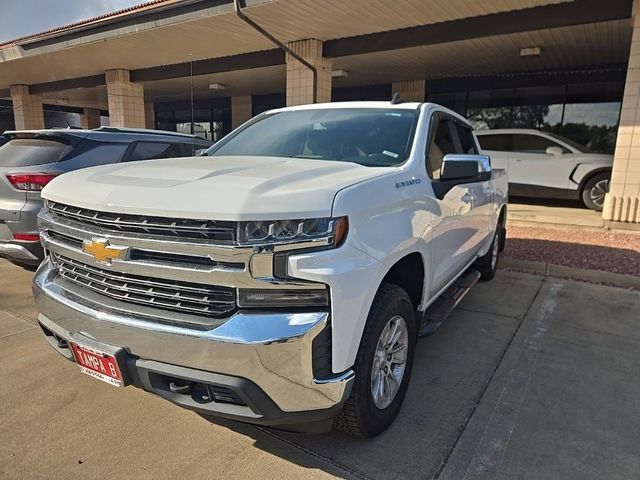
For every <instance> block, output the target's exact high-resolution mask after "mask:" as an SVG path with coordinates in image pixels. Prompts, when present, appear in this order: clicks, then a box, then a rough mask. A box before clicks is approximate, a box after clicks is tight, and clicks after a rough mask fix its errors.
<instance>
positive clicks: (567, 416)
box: [0, 262, 640, 480]
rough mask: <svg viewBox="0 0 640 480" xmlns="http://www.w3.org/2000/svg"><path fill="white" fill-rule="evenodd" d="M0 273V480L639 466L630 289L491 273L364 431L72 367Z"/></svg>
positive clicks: (544, 473) (469, 474)
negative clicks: (125, 383) (281, 428)
mask: <svg viewBox="0 0 640 480" xmlns="http://www.w3.org/2000/svg"><path fill="white" fill-rule="evenodd" d="M0 272H4V273H2V274H1V275H0V310H3V311H4V312H3V313H0V379H1V380H2V387H1V388H0V405H2V407H3V408H2V409H0V478H2V479H12V478H20V479H37V478H52V477H55V478H62V477H64V478H105V477H111V478H121V477H124V476H125V475H128V476H132V477H133V478H169V477H178V476H179V477H184V478H192V477H193V478H211V477H214V478H325V477H337V478H358V479H368V478H371V479H374V478H385V479H386V478H389V479H394V480H397V479H405V478H406V479H413V478H424V479H447V480H449V479H462V478H467V479H476V478H478V479H483V478H509V479H510V478H518V479H528V478H531V479H541V478H545V479H546V478H575V479H580V480H582V479H601V478H607V479H628V478H637V477H638V476H639V475H640V457H639V455H638V451H639V450H638V445H639V444H640V402H639V401H638V398H640V370H639V369H638V368H637V366H638V365H639V364H640V333H639V332H640V294H639V293H637V292H630V291H627V290H623V289H616V288H609V287H602V286H595V285H590V284H585V283H579V282H572V281H559V280H555V279H551V278H543V277H538V276H535V275H528V274H522V273H517V272H508V271H500V272H499V273H498V275H497V277H496V279H495V280H494V281H493V282H489V283H483V284H480V285H478V286H477V287H476V288H474V290H473V291H472V292H471V293H470V295H469V296H468V297H467V298H465V300H464V301H463V303H462V304H461V306H460V307H459V308H458V309H457V310H456V312H454V314H453V316H452V317H451V318H450V319H449V320H448V321H447V322H446V323H445V325H444V326H443V327H442V329H441V330H440V331H439V332H438V333H437V334H436V335H434V336H433V337H429V338H427V339H423V340H420V342H419V345H418V350H417V358H416V365H415V368H414V372H413V378H412V382H411V385H410V387H409V391H408V395H407V399H406V401H405V403H404V405H403V408H402V410H401V413H400V416H399V418H398V419H397V421H396V423H395V424H394V425H393V426H392V427H391V428H390V429H389V430H388V431H387V432H386V433H385V434H383V435H381V436H380V437H378V438H375V439H372V440H369V441H362V440H356V439H352V438H350V437H346V436H344V435H341V434H338V433H330V434H326V435H299V434H288V433H282V432H276V431H271V430H266V429H262V428H256V427H252V426H248V425H241V424H235V423H232V422H218V423H209V422H207V421H206V420H204V419H202V418H201V417H199V416H197V415H195V414H193V413H190V412H187V411H185V410H182V409H179V408H177V407H175V406H173V405H171V404H169V403H168V402H166V401H163V400H161V399H159V398H157V397H154V396H152V395H149V394H146V393H144V392H142V391H140V390H137V389H134V388H124V389H117V388H113V387H111V386H109V385H107V384H103V383H101V382H98V381H96V380H94V379H92V378H90V377H88V376H85V375H82V374H81V373H80V372H79V371H78V369H77V368H76V366H75V365H73V364H71V363H69V362H67V361H66V360H64V359H63V358H62V357H60V356H59V355H58V354H56V353H55V352H53V350H52V349H51V348H50V347H49V346H48V345H47V344H46V343H45V341H44V340H43V339H42V335H41V333H40V332H39V329H38V328H37V327H35V326H34V325H33V324H32V323H29V322H27V321H25V320H24V319H22V318H20V317H19V316H17V315H16V313H17V314H19V315H21V316H27V315H28V314H29V312H31V311H32V308H33V307H32V306H29V305H28V304H25V301H26V300H25V298H26V297H24V298H23V297H22V296H21V295H22V293H21V292H23V291H25V292H26V291H27V289H28V287H29V285H28V278H27V277H28V275H23V274H22V273H21V272H18V271H17V269H13V267H7V266H6V265H5V266H3V265H2V263H1V262H0ZM14 295H17V298H20V299H22V300H17V299H13V296H14ZM10 297H11V298H10Z"/></svg>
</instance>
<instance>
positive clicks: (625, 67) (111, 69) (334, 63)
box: [0, 0, 640, 228]
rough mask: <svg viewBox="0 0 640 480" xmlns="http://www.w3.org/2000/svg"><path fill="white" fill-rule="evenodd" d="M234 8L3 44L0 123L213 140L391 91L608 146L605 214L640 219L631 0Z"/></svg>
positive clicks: (203, 4) (86, 25)
mask: <svg viewBox="0 0 640 480" xmlns="http://www.w3.org/2000/svg"><path fill="white" fill-rule="evenodd" d="M240 6H241V7H242V10H241V12H240V15H238V13H237V12H236V10H235V8H234V2H233V1H232V0H156V1H151V2H147V3H145V4H142V5H139V6H136V7H132V8H129V9H126V10H122V11H119V12H114V13H112V14H108V15H104V16H100V17H96V18H92V19H89V20H86V21H82V22H79V23H76V24H73V25H68V26H63V27H60V28H56V29H54V30H51V31H47V32H42V33H38V34H35V35H31V36H28V37H25V38H19V39H16V40H13V41H10V42H7V43H5V44H1V45H0V131H4V130H9V129H39V128H43V127H66V126H68V125H71V126H77V127H85V128H95V127H98V126H100V125H111V126H117V127H148V128H158V129H163V130H175V131H181V132H190V131H193V132H195V133H196V134H199V135H201V136H205V137H207V138H209V139H211V140H217V139H219V138H221V137H222V136H224V135H225V134H226V133H228V132H229V131H230V130H231V129H232V128H234V127H236V126H237V125H240V124H241V123H243V122H245V121H246V120H248V119H249V118H251V117H252V116H253V115H256V114H258V113H261V112H263V111H265V110H268V109H271V108H277V107H282V106H285V105H297V104H304V103H311V102H313V101H316V102H328V101H348V100H389V99H391V97H392V95H393V94H394V93H395V92H399V93H400V95H401V97H402V98H403V99H405V100H411V101H421V102H422V101H430V102H436V103H439V104H442V105H445V106H447V107H450V108H452V109H453V110H455V111H457V112H459V113H461V114H463V115H465V116H467V117H468V118H469V119H470V120H471V122H472V123H473V124H474V126H475V127H476V128H538V129H544V130H549V131H552V132H554V133H558V134H560V135H563V136H566V137H568V138H570V139H572V140H575V141H577V142H579V143H582V144H585V145H587V146H588V147H590V148H591V149H592V150H595V151H599V152H605V153H612V154H614V166H613V173H612V179H611V183H610V191H609V194H608V195H607V198H606V201H605V208H604V211H603V217H604V220H605V221H606V222H611V225H620V226H624V225H623V224H626V226H628V227H632V228H634V227H637V226H638V224H640V104H639V98H640V16H639V15H637V14H636V13H637V9H638V8H640V7H637V5H635V4H634V2H633V1H632V0H607V1H604V0H480V1H473V2H472V1H467V0H395V1H389V0H349V1H344V0H244V1H242V2H241V5H240ZM243 17H245V18H243ZM265 33H267V35H265ZM269 36H271V37H272V38H269ZM274 39H275V40H277V42H274ZM278 43H281V44H282V45H280V46H279V45H278ZM283 47H284V48H283ZM309 67H313V68H314V69H315V70H316V72H317V73H316V74H315V75H314V74H313V72H312V69H310V68H309ZM314 77H315V78H314Z"/></svg>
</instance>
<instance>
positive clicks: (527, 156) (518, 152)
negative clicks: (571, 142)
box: [508, 133, 575, 190]
mask: <svg viewBox="0 0 640 480" xmlns="http://www.w3.org/2000/svg"><path fill="white" fill-rule="evenodd" d="M549 147H554V148H555V149H556V150H557V152H558V153H560V152H562V153H561V154H560V155H557V156H556V155H552V154H550V153H547V149H548V148H549ZM574 163H575V159H574V154H573V152H571V151H570V150H569V149H567V148H566V147H563V146H562V145H560V144H559V143H557V142H554V141H553V140H552V139H550V138H547V137H545V136H542V135H536V134H520V133H518V134H514V135H513V147H512V151H511V158H510V159H509V168H508V173H509V183H515V184H518V185H532V186H536V187H546V188H552V189H562V190H564V189H567V188H569V177H570V175H571V171H572V170H573V166H574Z"/></svg>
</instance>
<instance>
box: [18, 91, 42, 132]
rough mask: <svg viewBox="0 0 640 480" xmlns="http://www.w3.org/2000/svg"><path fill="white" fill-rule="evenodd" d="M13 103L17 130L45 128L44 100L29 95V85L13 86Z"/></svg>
mask: <svg viewBox="0 0 640 480" xmlns="http://www.w3.org/2000/svg"><path fill="white" fill-rule="evenodd" d="M11 101H12V103H13V118H14V120H15V124H16V130H38V129H42V128H44V111H43V110H42V98H40V96H38V95H32V94H31V93H29V86H28V85H11Z"/></svg>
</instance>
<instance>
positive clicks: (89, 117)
mask: <svg viewBox="0 0 640 480" xmlns="http://www.w3.org/2000/svg"><path fill="white" fill-rule="evenodd" d="M80 122H81V124H82V128H85V129H87V130H91V129H92V128H98V127H99V126H100V110H98V109H97V108H83V109H82V117H81V119H80Z"/></svg>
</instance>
